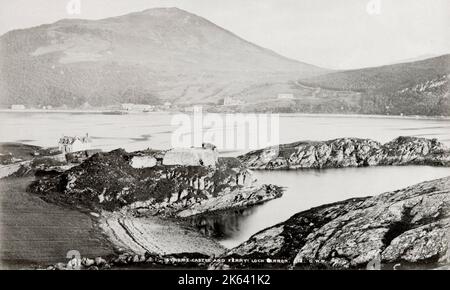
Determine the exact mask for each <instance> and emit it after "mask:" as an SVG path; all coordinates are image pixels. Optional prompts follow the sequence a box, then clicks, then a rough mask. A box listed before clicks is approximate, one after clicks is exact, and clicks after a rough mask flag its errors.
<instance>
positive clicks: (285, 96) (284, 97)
mask: <svg viewBox="0 0 450 290" xmlns="http://www.w3.org/2000/svg"><path fill="white" fill-rule="evenodd" d="M278 99H279V100H293V99H294V95H293V94H278Z"/></svg>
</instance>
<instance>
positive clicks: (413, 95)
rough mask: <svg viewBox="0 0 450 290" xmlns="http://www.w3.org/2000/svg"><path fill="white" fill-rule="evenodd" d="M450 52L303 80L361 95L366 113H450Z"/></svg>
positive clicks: (361, 106)
mask: <svg viewBox="0 0 450 290" xmlns="http://www.w3.org/2000/svg"><path fill="white" fill-rule="evenodd" d="M449 75H450V54H447V55H442V56H439V57H434V58H430V59H426V60H421V61H414V62H408V63H401V64H394V65H387V66H381V67H374V68H366V69H358V70H349V71H342V72H334V73H329V74H325V75H321V76H316V77H312V78H306V79H302V80H300V81H299V83H300V84H302V85H304V86H309V87H312V88H314V87H316V88H320V89H327V90H331V91H333V90H334V91H346V92H352V94H353V95H355V96H356V95H358V94H359V95H360V99H359V102H358V104H357V105H356V107H355V108H354V109H355V110H357V111H358V112H359V113H363V114H367V113H368V114H387V115H400V114H404V115H445V116H448V115H449V114H450V99H449V95H448V87H449V82H448V78H449Z"/></svg>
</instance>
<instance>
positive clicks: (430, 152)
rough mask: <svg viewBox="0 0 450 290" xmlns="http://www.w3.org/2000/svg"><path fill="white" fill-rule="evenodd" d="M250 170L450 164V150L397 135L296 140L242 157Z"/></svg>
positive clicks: (434, 142) (436, 142) (438, 144)
mask: <svg viewBox="0 0 450 290" xmlns="http://www.w3.org/2000/svg"><path fill="white" fill-rule="evenodd" d="M238 158H239V160H241V161H242V163H243V164H244V165H246V166H247V167H249V168H250V169H266V170H276V169H306V168H316V169H317V168H339V167H362V166H376V165H433V166H450V151H449V149H447V148H446V147H445V145H444V144H442V143H440V142H438V141H437V140H436V139H425V138H417V137H398V138H396V139H395V140H393V141H391V142H388V143H386V144H381V143H379V142H376V141H373V140H370V139H358V138H340V139H335V140H329V141H323V142H309V141H305V142H296V143H292V144H285V145H280V146H275V147H269V148H265V149H261V150H256V151H252V152H250V153H247V154H245V155H242V156H239V157H238Z"/></svg>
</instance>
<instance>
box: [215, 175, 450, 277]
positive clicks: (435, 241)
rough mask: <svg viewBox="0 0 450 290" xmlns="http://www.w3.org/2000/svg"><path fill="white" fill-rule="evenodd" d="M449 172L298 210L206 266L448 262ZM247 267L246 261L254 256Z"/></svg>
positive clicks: (385, 266)
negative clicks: (370, 194)
mask: <svg viewBox="0 0 450 290" xmlns="http://www.w3.org/2000/svg"><path fill="white" fill-rule="evenodd" d="M449 249H450V177H446V178H441V179H437V180H432V181H427V182H423V183H420V184H416V185H413V186H410V187H407V188H404V189H401V190H396V191H393V192H387V193H383V194H380V195H378V196H373V197H366V198H353V199H349V200H345V201H341V202H337V203H333V204H327V205H323V206H319V207H316V208H312V209H309V210H307V211H304V212H300V213H298V214H296V215H294V216H292V217H291V218H289V219H288V220H286V221H285V222H282V223H280V224H277V225H274V226H272V227H270V228H267V229H265V230H263V231H260V232H259V233H257V234H255V235H253V236H252V237H251V238H250V239H249V240H247V241H246V242H244V243H243V244H241V245H239V246H237V247H235V248H234V249H232V250H230V251H228V252H227V253H226V254H224V255H223V256H221V258H223V259H226V260H230V259H234V260H236V261H241V262H240V263H237V264H236V263H235V264H229V263H228V264H227V263H213V264H212V265H211V266H210V268H212V269H217V268H230V267H231V268H233V267H235V268H255V267H256V268H266V267H272V266H273V264H272V263H271V261H273V260H280V259H282V260H286V261H287V263H286V264H285V265H283V266H282V267H281V268H297V269H311V268H313V269H330V268H331V269H332V268H337V269H342V268H354V269H361V268H362V269H365V268H367V267H368V265H369V267H370V265H371V264H372V265H377V264H378V265H379V268H383V269H394V268H395V269H402V268H403V269H410V268H416V267H418V268H439V267H448V266H449V265H450V251H449ZM258 258H259V260H258V261H259V262H258V263H256V264H254V263H252V262H251V261H252V260H253V261H254V260H255V259H258Z"/></svg>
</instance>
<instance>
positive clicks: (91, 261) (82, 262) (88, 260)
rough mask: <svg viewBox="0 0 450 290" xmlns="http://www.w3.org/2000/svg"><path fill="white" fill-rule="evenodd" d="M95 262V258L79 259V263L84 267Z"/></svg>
mask: <svg viewBox="0 0 450 290" xmlns="http://www.w3.org/2000/svg"><path fill="white" fill-rule="evenodd" d="M94 264H95V260H93V259H89V258H83V259H82V260H81V265H83V266H84V267H87V268H89V267H90V266H92V265H94Z"/></svg>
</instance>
